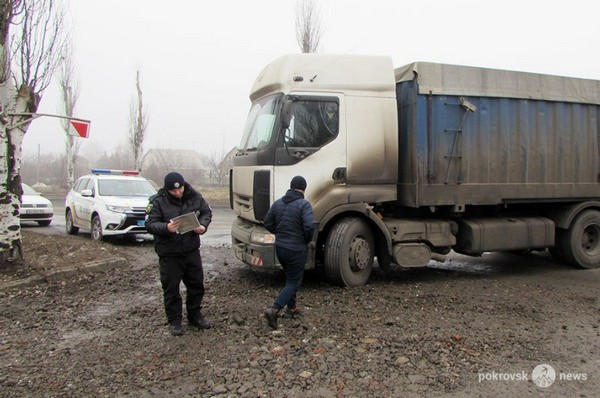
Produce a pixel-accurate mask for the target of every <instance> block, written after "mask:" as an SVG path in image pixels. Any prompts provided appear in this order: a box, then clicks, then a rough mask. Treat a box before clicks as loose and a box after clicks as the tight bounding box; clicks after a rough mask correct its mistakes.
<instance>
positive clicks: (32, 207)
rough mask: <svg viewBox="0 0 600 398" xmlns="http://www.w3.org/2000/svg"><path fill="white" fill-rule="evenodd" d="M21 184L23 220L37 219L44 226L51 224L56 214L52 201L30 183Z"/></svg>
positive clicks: (20, 213) (21, 212)
mask: <svg viewBox="0 0 600 398" xmlns="http://www.w3.org/2000/svg"><path fill="white" fill-rule="evenodd" d="M21 186H22V187H23V196H22V197H21V208H20V210H19V217H20V218H21V222H23V221H35V222H37V223H38V224H39V225H41V226H44V227H45V226H48V225H50V223H51V222H52V216H53V215H54V209H53V208H52V203H50V201H49V200H48V199H46V198H44V197H43V196H42V194H41V193H39V192H38V191H36V190H35V189H33V188H31V187H30V186H29V185H27V184H21Z"/></svg>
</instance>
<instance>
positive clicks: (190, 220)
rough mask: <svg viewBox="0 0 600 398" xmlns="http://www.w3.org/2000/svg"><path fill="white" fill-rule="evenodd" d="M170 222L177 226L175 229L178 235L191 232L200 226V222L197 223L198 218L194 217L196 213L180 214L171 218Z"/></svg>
mask: <svg viewBox="0 0 600 398" xmlns="http://www.w3.org/2000/svg"><path fill="white" fill-rule="evenodd" d="M171 221H173V222H177V223H178V224H179V228H177V233H178V234H185V233H186V232H190V231H193V230H195V229H196V228H198V227H199V226H200V221H198V217H196V213H194V212H191V213H186V214H182V215H180V216H177V217H175V218H172V219H171Z"/></svg>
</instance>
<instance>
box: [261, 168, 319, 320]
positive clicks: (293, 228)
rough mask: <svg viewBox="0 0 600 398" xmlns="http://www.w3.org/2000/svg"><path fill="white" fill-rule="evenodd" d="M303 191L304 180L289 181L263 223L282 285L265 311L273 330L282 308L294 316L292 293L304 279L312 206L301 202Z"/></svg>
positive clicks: (313, 223) (310, 236) (303, 200)
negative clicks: (271, 240)
mask: <svg viewBox="0 0 600 398" xmlns="http://www.w3.org/2000/svg"><path fill="white" fill-rule="evenodd" d="M305 190H306V180H305V179H304V177H302V176H296V177H294V178H292V181H291V183H290V189H289V190H288V191H287V192H286V194H285V195H284V196H283V197H282V198H281V199H278V200H276V201H275V202H274V203H273V205H272V206H271V208H270V209H269V211H268V212H267V215H266V216H265V220H264V224H265V228H267V229H268V230H269V231H270V232H272V233H274V234H275V250H276V252H277V258H278V259H279V262H280V263H281V266H282V268H283V271H284V273H285V286H284V287H283V289H281V291H280V292H279V295H278V296H277V299H275V302H274V303H273V306H272V307H271V308H270V309H268V310H267V311H266V312H265V318H266V319H267V323H268V324H269V326H270V327H271V328H273V329H277V317H278V316H279V312H280V311H281V309H282V308H283V307H286V306H287V310H286V312H287V315H288V316H292V317H293V316H294V315H296V314H297V313H298V309H297V308H296V292H297V291H298V288H299V287H300V285H301V284H302V278H303V277H304V267H305V265H306V256H307V252H308V248H307V246H306V245H307V243H308V242H310V241H311V240H312V238H313V234H314V232H315V219H314V216H313V211H312V206H311V205H310V203H309V202H308V201H307V200H306V199H304V191H305Z"/></svg>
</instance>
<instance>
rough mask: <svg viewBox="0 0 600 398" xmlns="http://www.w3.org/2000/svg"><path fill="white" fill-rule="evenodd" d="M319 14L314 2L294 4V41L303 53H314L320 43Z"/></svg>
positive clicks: (306, 0)
mask: <svg viewBox="0 0 600 398" xmlns="http://www.w3.org/2000/svg"><path fill="white" fill-rule="evenodd" d="M321 34H322V29H321V12H320V11H319V9H318V8H317V6H316V3H315V1H314V0H298V1H297V3H296V41H297V42H298V46H300V51H302V52H303V53H314V52H317V49H318V48H319V42H320V41H321Z"/></svg>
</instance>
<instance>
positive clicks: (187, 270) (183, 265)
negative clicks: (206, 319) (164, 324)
mask: <svg viewBox="0 0 600 398" xmlns="http://www.w3.org/2000/svg"><path fill="white" fill-rule="evenodd" d="M158 263H159V264H160V283H161V284H162V289H163V298H164V303H165V312H166V313H167V320H168V321H169V323H173V322H181V313H182V312H181V311H182V310H181V295H180V294H179V285H180V283H181V281H183V284H184V285H185V287H186V289H187V295H186V299H185V305H186V309H187V316H188V319H194V318H196V317H198V316H199V315H200V306H201V305H202V298H203V297H204V271H203V270H202V258H201V257H200V250H194V251H192V252H190V253H187V254H185V255H182V256H173V257H159V259H158Z"/></svg>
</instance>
